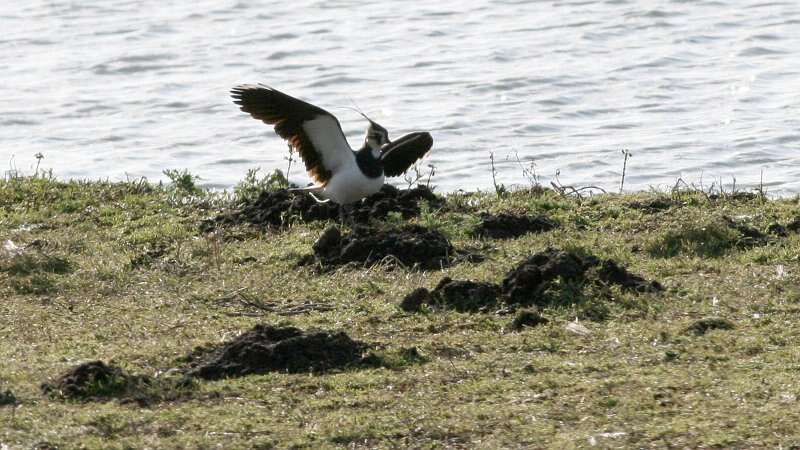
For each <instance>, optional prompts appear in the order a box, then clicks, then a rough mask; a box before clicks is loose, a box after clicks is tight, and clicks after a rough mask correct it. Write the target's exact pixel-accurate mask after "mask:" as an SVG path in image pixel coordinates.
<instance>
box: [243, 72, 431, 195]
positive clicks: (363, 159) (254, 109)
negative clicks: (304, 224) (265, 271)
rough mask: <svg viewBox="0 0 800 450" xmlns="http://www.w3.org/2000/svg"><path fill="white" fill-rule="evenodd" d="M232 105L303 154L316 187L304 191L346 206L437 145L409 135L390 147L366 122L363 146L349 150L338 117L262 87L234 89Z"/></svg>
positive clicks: (422, 135) (374, 125)
mask: <svg viewBox="0 0 800 450" xmlns="http://www.w3.org/2000/svg"><path fill="white" fill-rule="evenodd" d="M231 95H232V97H233V99H234V103H236V104H237V105H240V106H241V110H242V111H244V112H246V113H249V114H250V115H251V116H253V118H255V119H259V120H261V121H263V122H264V123H267V124H269V125H274V127H275V133H277V134H278V136H280V137H282V138H283V139H285V140H286V141H287V142H288V143H289V145H291V146H292V148H293V149H294V150H295V151H297V152H298V153H299V154H300V157H301V158H302V159H303V162H304V163H305V165H306V171H307V172H308V174H309V176H311V178H312V179H313V180H314V182H315V185H314V186H311V187H309V188H304V189H303V190H306V191H310V192H312V193H317V194H320V195H321V196H323V197H325V198H328V199H330V200H332V201H334V202H336V203H339V204H342V205H345V204H349V203H352V202H355V201H358V200H360V199H362V198H364V197H367V196H369V195H371V194H374V193H375V192H378V191H379V190H380V188H381V186H383V180H384V176H398V175H401V174H402V173H403V172H405V171H406V170H408V168H409V167H411V165H413V164H414V162H415V161H417V160H418V159H420V158H421V157H423V156H424V155H425V153H427V152H428V150H430V148H431V146H432V145H433V138H432V137H431V135H430V133H427V132H416V133H411V134H407V135H405V136H403V137H401V138H400V139H397V140H396V141H394V142H392V141H390V140H389V133H388V132H387V131H386V129H385V128H383V127H382V126H380V125H378V124H377V123H375V122H374V121H372V120H370V119H369V118H368V117H366V116H364V117H365V118H366V119H367V120H368V121H369V127H367V133H366V136H365V138H364V145H363V146H362V147H361V149H359V150H358V151H354V150H353V149H352V148H350V144H348V143H347V139H346V138H345V136H344V132H342V127H341V125H340V124H339V121H338V120H337V119H336V117H335V116H334V115H333V114H331V113H329V112H327V111H325V110H324V109H322V108H319V107H317V106H314V105H312V104H310V103H307V102H304V101H302V100H298V99H296V98H294V97H291V96H289V95H286V94H284V93H283V92H280V91H277V90H275V89H273V88H271V87H269V86H264V85H261V84H257V85H256V84H243V85H240V86H237V87H235V88H233V89H232V90H231Z"/></svg>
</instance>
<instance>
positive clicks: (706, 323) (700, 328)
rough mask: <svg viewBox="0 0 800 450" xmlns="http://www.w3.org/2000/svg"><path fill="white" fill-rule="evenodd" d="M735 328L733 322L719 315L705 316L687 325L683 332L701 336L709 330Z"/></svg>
mask: <svg viewBox="0 0 800 450" xmlns="http://www.w3.org/2000/svg"><path fill="white" fill-rule="evenodd" d="M734 328H735V325H734V324H733V322H731V321H730V320H728V319H723V318H720V317H707V318H705V319H700V320H697V321H695V322H694V323H692V324H691V325H689V326H688V327H687V328H686V330H685V333H687V334H694V335H695V336H703V335H704V334H706V333H708V332H709V331H711V330H732V329H734Z"/></svg>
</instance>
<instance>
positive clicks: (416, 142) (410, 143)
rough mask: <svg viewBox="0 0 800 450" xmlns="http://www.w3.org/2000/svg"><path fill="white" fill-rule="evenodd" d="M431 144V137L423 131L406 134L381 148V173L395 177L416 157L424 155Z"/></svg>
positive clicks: (416, 158)
mask: <svg viewBox="0 0 800 450" xmlns="http://www.w3.org/2000/svg"><path fill="white" fill-rule="evenodd" d="M432 145H433V137H431V134H430V133H427V132H425V131H418V132H415V133H410V134H407V135H405V136H403V137H401V138H400V139H395V140H394V141H392V142H390V143H388V144H386V145H384V146H383V148H381V161H382V162H383V173H384V174H386V176H389V177H396V176H398V175H401V174H402V173H403V172H405V171H406V170H408V168H409V167H411V165H412V164H414V163H415V162H416V161H417V160H418V159H420V158H422V157H423V156H425V153H428V150H430V149H431V146H432Z"/></svg>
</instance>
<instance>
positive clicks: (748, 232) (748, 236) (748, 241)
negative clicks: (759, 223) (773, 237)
mask: <svg viewBox="0 0 800 450" xmlns="http://www.w3.org/2000/svg"><path fill="white" fill-rule="evenodd" d="M722 219H723V220H724V221H725V223H726V224H727V225H728V227H730V228H731V229H733V230H736V231H738V232H739V234H740V235H741V238H740V239H739V242H737V246H738V247H741V248H750V247H759V246H762V245H767V244H768V243H769V237H768V236H767V235H766V234H764V233H762V232H761V231H759V230H757V229H756V228H753V227H751V226H750V225H748V224H747V223H745V222H743V221H739V220H736V219H733V218H731V217H728V216H723V217H722Z"/></svg>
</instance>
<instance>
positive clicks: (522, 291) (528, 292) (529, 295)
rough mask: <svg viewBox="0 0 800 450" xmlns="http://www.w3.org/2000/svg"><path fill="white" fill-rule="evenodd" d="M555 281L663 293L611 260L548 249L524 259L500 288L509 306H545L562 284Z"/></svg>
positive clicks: (656, 285) (657, 287)
mask: <svg viewBox="0 0 800 450" xmlns="http://www.w3.org/2000/svg"><path fill="white" fill-rule="evenodd" d="M557 280H560V281H563V282H566V283H569V282H573V284H585V283H587V282H592V281H602V282H605V283H607V284H617V285H619V286H620V287H622V288H623V289H628V290H634V291H637V292H656V291H660V290H662V289H663V287H662V286H661V284H660V283H658V282H657V281H647V280H645V279H644V278H642V277H640V276H639V275H635V274H632V273H630V272H628V270H627V269H625V268H624V267H621V266H619V265H618V264H617V263H616V262H614V261H612V260H601V259H599V258H597V257H595V256H591V255H589V256H581V255H578V254H576V253H573V252H568V251H564V250H558V249H553V248H548V249H546V250H544V251H543V252H540V253H537V254H535V255H533V256H531V257H530V258H528V259H526V260H525V261H523V262H522V263H521V264H520V265H519V266H517V267H516V268H515V269H513V270H511V271H510V272H509V273H508V274H507V275H506V277H505V279H503V284H502V289H503V294H504V295H505V296H506V298H507V301H508V302H509V303H512V304H519V305H523V306H529V305H537V306H546V305H547V304H548V303H550V301H549V298H550V297H551V296H549V295H546V292H547V291H548V290H551V289H553V288H558V287H560V286H561V284H564V283H558V284H554V282H555V281H557Z"/></svg>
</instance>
